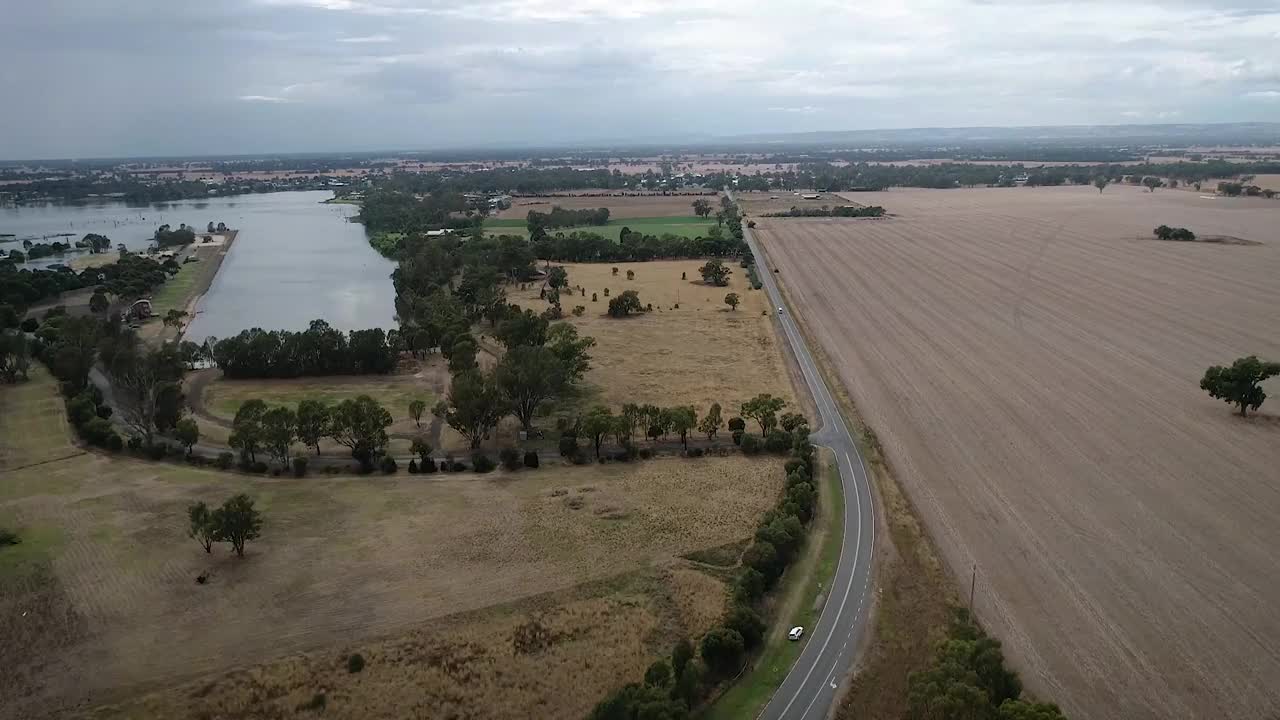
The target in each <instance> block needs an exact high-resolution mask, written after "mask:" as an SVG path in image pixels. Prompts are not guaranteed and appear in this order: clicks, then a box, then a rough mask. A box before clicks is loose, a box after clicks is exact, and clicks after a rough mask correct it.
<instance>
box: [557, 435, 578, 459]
mask: <svg viewBox="0 0 1280 720" xmlns="http://www.w3.org/2000/svg"><path fill="white" fill-rule="evenodd" d="M577 454H578V438H576V437H574V436H572V435H562V436H561V437H560V457H567V458H571V457H573V456H574V455H577Z"/></svg>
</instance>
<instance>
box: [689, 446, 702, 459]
mask: <svg viewBox="0 0 1280 720" xmlns="http://www.w3.org/2000/svg"><path fill="white" fill-rule="evenodd" d="M705 452H706V451H704V450H703V449H702V448H700V447H692V448H689V449H688V450H686V451H685V453H684V456H685V457H691V458H700V457H702V456H703V455H704V454H705Z"/></svg>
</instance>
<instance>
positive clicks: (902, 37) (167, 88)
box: [0, 0, 1280, 157]
mask: <svg viewBox="0 0 1280 720" xmlns="http://www.w3.org/2000/svg"><path fill="white" fill-rule="evenodd" d="M1188 28H1194V32H1189V31H1188V30H1187V29H1188ZM1013 29H1016V32H1013V31H1011V30H1013ZM1278 40H1280V6H1278V5H1277V4H1276V2H1275V0H1129V1H1128V2H1124V3H1120V2H1113V1H1112V0H1073V1H1067V0H900V1H899V2H893V3H849V2H844V1H843V0H793V1H792V2H785V3H784V2H782V1H781V0H772V1H765V2H755V3H742V2H739V1H738V0H628V1H627V2H619V1H618V0H219V2H213V3H211V2H208V1H207V0H59V1H58V2H56V3H49V2H43V3H42V2H36V3H14V4H13V7H12V8H6V14H5V21H4V22H3V23H0V46H3V47H4V48H5V52H6V60H7V62H8V64H9V65H10V66H11V67H21V68H24V72H22V73H16V72H15V73H0V95H2V96H3V97H5V98H6V99H7V100H8V101H9V103H10V104H11V105H13V106H15V107H22V108H24V112H23V113H19V114H16V115H12V116H11V117H8V118H6V124H5V133H3V134H2V135H0V157H13V156H29V155H33V154H34V155H44V156H65V155H81V156H85V155H92V154H104V153H113V154H115V153H118V152H120V149H121V148H136V149H137V151H139V152H141V154H162V153H186V152H190V153H197V152H250V151H271V150H279V151H284V150H297V151H303V150H324V149H334V150H347V149H357V148H360V147H369V148H379V149H380V148H386V147H406V148H410V147H441V146H456V145H478V144H489V143H494V142H505V143H508V144H517V143H526V144H531V145H538V144H548V143H580V142H586V141H588V140H591V139H593V138H601V137H605V138H611V139H615V140H618V141H625V140H627V139H628V138H636V139H647V138H653V137H660V138H680V137H690V136H700V137H705V136H708V135H729V134H737V133H757V132H767V131H769V130H775V129H785V130H795V131H804V130H831V129H858V128H875V127H918V126H957V125H1011V124H1020V125H1035V124H1063V123H1081V124H1089V123H1118V122H1127V121H1132V120H1139V119H1141V120H1142V121H1153V122H1154V121H1161V120H1164V121H1172V120H1175V119H1176V120H1177V121H1178V122H1212V121H1229V120H1269V119H1274V118H1273V116H1274V103H1273V102H1272V101H1274V100H1276V99H1277V93H1280V57H1277V55H1276V53H1275V50H1274V48H1275V47H1276V44H1277V41H1278ZM1153 48H1158V49H1159V51H1158V52H1156V51H1154V50H1153ZM85 67H93V68H94V69H95V72H94V73H85V72H84V68H85ZM226 98H238V99H239V102H234V103H226V102H225V99H226ZM126 99H127V101H125V100H126ZM86 107H88V108H92V110H93V111H92V112H85V111H84V109H85V108H86ZM214 142H216V143H218V144H217V145H216V146H215V145H206V143H214Z"/></svg>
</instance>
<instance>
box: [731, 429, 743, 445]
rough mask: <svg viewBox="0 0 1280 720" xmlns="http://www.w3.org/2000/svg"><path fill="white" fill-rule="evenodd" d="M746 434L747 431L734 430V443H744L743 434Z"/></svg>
mask: <svg viewBox="0 0 1280 720" xmlns="http://www.w3.org/2000/svg"><path fill="white" fill-rule="evenodd" d="M745 434H746V433H744V432H742V431H741V430H734V431H733V435H732V437H733V444H734V445H741V444H742V436H743V435H745Z"/></svg>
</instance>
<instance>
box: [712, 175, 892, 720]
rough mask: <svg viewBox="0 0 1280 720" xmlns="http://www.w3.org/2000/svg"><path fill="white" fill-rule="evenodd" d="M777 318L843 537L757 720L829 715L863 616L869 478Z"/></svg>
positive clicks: (790, 328) (746, 234) (772, 288)
mask: <svg viewBox="0 0 1280 720" xmlns="http://www.w3.org/2000/svg"><path fill="white" fill-rule="evenodd" d="M725 192H726V194H728V195H729V198H730V199H732V198H733V193H732V192H731V191H729V190H726V191H725ZM742 235H743V238H744V239H745V240H746V241H747V245H748V246H749V247H750V248H751V253H752V254H753V255H754V256H755V261H756V268H757V269H758V272H759V275H760V280H761V282H762V283H763V284H764V289H765V291H766V292H768V293H769V302H770V304H772V305H773V307H775V308H781V307H785V306H786V305H785V303H784V302H783V299H782V293H781V292H779V290H778V285H777V283H776V282H775V281H774V277H773V270H772V269H771V268H770V267H769V266H768V265H767V264H766V262H765V257H764V253H763V252H762V251H761V249H760V245H759V243H758V242H757V241H756V239H755V236H754V235H753V234H752V232H751V229H750V228H748V227H746V225H745V223H744V225H743V228H742ZM778 321H779V322H780V323H781V325H782V331H783V335H784V336H785V337H786V339H787V343H788V344H789V345H790V346H791V351H792V353H793V354H794V355H795V358H796V362H797V363H798V364H799V366H800V371H801V373H802V374H803V375H804V381H805V384H806V385H808V387H809V392H810V393H811V394H812V395H813V401H814V405H815V406H816V407H817V410H818V429H817V431H816V432H815V433H814V434H813V435H811V436H810V439H811V440H812V441H813V443H814V445H818V446H820V447H826V448H829V449H830V450H831V451H832V452H833V453H834V454H835V457H836V463H837V466H838V468H839V470H840V487H841V490H842V492H843V494H844V518H843V524H844V538H843V540H842V541H841V543H840V560H839V562H838V563H837V564H836V574H835V579H834V581H833V582H832V585H831V587H830V588H829V589H828V590H827V591H826V594H825V596H824V597H825V604H824V605H823V607H822V614H821V615H820V616H819V617H818V623H817V625H816V626H815V627H812V628H805V634H806V636H807V640H806V641H805V646H804V649H803V650H801V652H800V657H799V659H797V660H796V664H795V665H794V666H792V668H791V671H790V672H789V673H788V674H787V677H786V679H785V680H783V681H782V684H781V685H780V686H779V687H778V690H777V692H775V693H774V695H773V697H772V698H771V699H770V700H769V704H768V705H767V706H766V707H765V709H764V712H762V713H761V714H760V716H759V717H760V718H764V719H765V720H820V719H821V718H825V717H827V716H828V715H829V714H830V712H831V706H832V704H833V703H834V701H835V695H836V690H837V688H838V687H839V686H840V683H841V682H842V681H843V680H844V679H845V677H846V676H847V675H848V674H849V671H850V669H851V668H852V667H853V661H854V657H855V655H856V653H857V648H858V641H859V639H860V638H861V637H862V632H863V630H864V629H865V628H866V625H867V618H868V616H869V615H870V614H871V556H872V550H873V546H874V544H875V511H874V507H873V504H872V503H873V500H872V496H871V483H870V481H869V479H868V478H867V469H866V465H865V464H864V463H863V461H862V455H861V454H860V453H859V452H858V445H857V443H856V442H854V439H853V436H852V435H851V434H850V433H849V428H848V427H847V426H846V425H845V422H844V419H843V418H842V417H841V415H840V408H839V407H838V406H837V405H836V402H835V398H833V397H832V396H831V391H830V390H829V389H828V388H827V384H826V382H825V381H824V380H823V379H822V375H821V374H820V373H819V372H818V367H817V364H816V363H814V361H813V356H812V355H810V354H809V347H808V345H807V344H806V343H805V339H804V336H803V335H801V334H800V329H799V327H798V326H797V325H796V322H795V320H793V319H792V314H791V312H790V310H785V311H783V312H780V313H778ZM779 621H780V622H786V618H779Z"/></svg>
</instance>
